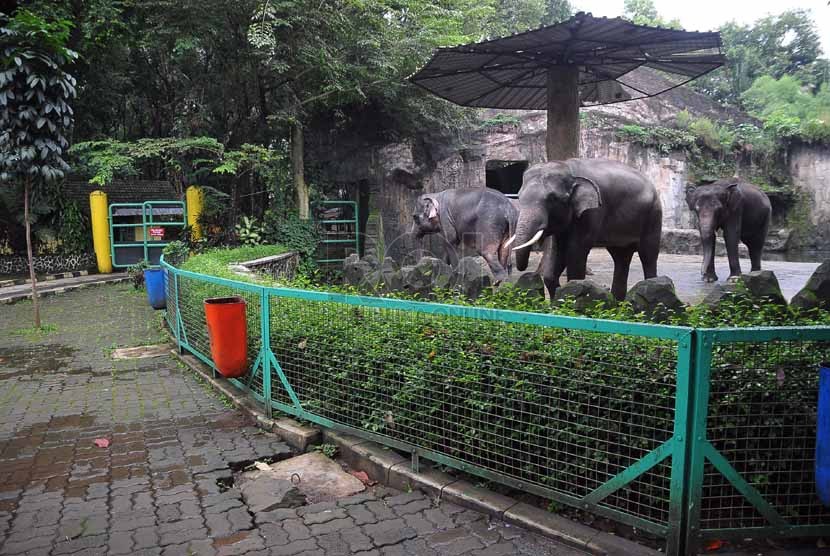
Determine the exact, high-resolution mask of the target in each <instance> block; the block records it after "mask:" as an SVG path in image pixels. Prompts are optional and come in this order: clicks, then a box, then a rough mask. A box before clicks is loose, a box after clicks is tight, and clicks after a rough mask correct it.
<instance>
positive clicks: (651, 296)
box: [625, 276, 685, 322]
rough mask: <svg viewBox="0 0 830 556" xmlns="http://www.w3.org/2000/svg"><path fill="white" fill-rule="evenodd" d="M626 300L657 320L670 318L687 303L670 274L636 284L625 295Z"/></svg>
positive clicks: (635, 308)
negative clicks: (676, 289)
mask: <svg viewBox="0 0 830 556" xmlns="http://www.w3.org/2000/svg"><path fill="white" fill-rule="evenodd" d="M625 300H626V301H628V302H629V303H631V306H632V307H633V308H634V310H635V311H636V312H638V313H645V314H646V316H648V317H649V318H651V319H652V320H654V321H657V322H664V321H666V320H668V318H669V317H670V316H671V314H672V313H679V312H681V311H683V309H684V307H685V305H684V304H683V302H682V301H680V298H679V297H677V293H676V292H675V289H674V282H672V280H671V278H669V277H668V276H657V277H656V278H649V279H647V280H641V281H639V282H637V283H636V284H634V287H632V288H631V289H630V290H629V291H628V293H627V294H626V296H625Z"/></svg>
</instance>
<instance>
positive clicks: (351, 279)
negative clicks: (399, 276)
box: [343, 253, 375, 287]
mask: <svg viewBox="0 0 830 556" xmlns="http://www.w3.org/2000/svg"><path fill="white" fill-rule="evenodd" d="M374 270H375V269H374V267H373V266H372V265H371V264H370V262H369V261H365V260H361V259H360V257H359V256H358V255H357V253H352V254H351V255H349V256H348V257H346V260H345V261H343V280H344V281H345V283H346V284H347V285H350V286H357V287H361V286H363V285H364V284H365V282H366V277H367V276H369V274H371V273H372V272H373V271H374Z"/></svg>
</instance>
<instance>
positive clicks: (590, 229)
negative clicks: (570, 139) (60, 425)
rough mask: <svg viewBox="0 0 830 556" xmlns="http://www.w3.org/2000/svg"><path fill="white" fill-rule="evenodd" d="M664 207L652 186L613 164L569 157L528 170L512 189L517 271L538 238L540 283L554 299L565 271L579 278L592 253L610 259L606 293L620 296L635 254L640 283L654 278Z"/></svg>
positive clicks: (633, 172) (624, 168) (631, 169)
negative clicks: (600, 250)
mask: <svg viewBox="0 0 830 556" xmlns="http://www.w3.org/2000/svg"><path fill="white" fill-rule="evenodd" d="M662 221H663V209H662V205H661V204H660V196H659V195H658V193H657V190H656V189H655V188H654V185H652V184H651V182H649V181H648V180H647V179H646V178H645V176H643V175H642V174H640V173H639V172H637V171H636V170H634V169H633V168H630V167H628V166H626V165H625V164H621V163H619V162H616V161H613V160H604V159H587V158H572V159H570V160H565V161H556V162H547V163H544V164H538V165H535V166H532V167H531V168H529V169H528V170H527V172H525V175H524V182H523V183H522V188H521V190H519V221H518V223H517V224H516V235H515V236H514V237H513V238H511V243H513V242H515V243H516V247H514V248H513V250H514V251H515V252H516V268H518V269H519V270H525V269H526V268H527V263H528V258H529V255H530V249H531V247H532V246H533V244H535V243H536V242H537V241H539V240H540V239H546V241H545V254H544V258H543V261H542V266H543V268H542V278H543V279H544V282H545V286H546V287H547V289H548V291H549V292H550V294H551V297H552V296H553V294H554V292H555V291H556V288H557V287H558V286H559V277H560V276H561V275H562V272H563V271H564V270H565V268H566V267H567V269H568V278H569V279H571V280H581V279H584V278H585V273H586V261H587V259H588V254H589V253H590V251H591V248H592V247H594V246H602V247H605V248H606V249H608V252H609V253H610V254H611V257H612V258H613V259H614V279H613V282H612V286H611V292H612V293H613V294H614V297H615V298H617V299H624V298H625V294H626V290H627V288H628V270H629V267H630V266H631V258H632V257H633V256H634V253H635V252H637V253H639V255H640V261H641V262H642V263H643V272H644V274H645V277H646V278H653V277H655V276H657V256H658V254H659V252H660V234H661V233H662Z"/></svg>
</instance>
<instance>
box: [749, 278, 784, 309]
mask: <svg viewBox="0 0 830 556" xmlns="http://www.w3.org/2000/svg"><path fill="white" fill-rule="evenodd" d="M737 281H738V283H740V284H742V285H743V287H744V288H745V289H746V293H747V294H749V296H751V297H753V298H755V299H759V300H764V301H767V302H768V303H775V304H778V305H786V304H787V300H786V299H785V298H784V294H783V293H781V286H780V285H779V284H778V278H776V276H775V273H774V272H772V271H771V270H756V271H755V272H749V273H747V274H741V275H740V276H739V277H738V279H737Z"/></svg>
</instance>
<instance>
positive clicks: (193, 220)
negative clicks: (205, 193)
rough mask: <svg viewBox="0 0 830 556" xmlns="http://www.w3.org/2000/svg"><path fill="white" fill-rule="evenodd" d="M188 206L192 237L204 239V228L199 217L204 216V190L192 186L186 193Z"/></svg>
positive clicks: (188, 220)
mask: <svg viewBox="0 0 830 556" xmlns="http://www.w3.org/2000/svg"><path fill="white" fill-rule="evenodd" d="M185 201H186V203H185V204H186V205H187V225H188V226H190V230H191V237H192V238H193V239H202V227H201V226H200V225H199V216H200V215H201V214H202V190H201V189H200V188H199V186H197V185H191V186H190V187H188V188H187V191H185Z"/></svg>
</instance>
